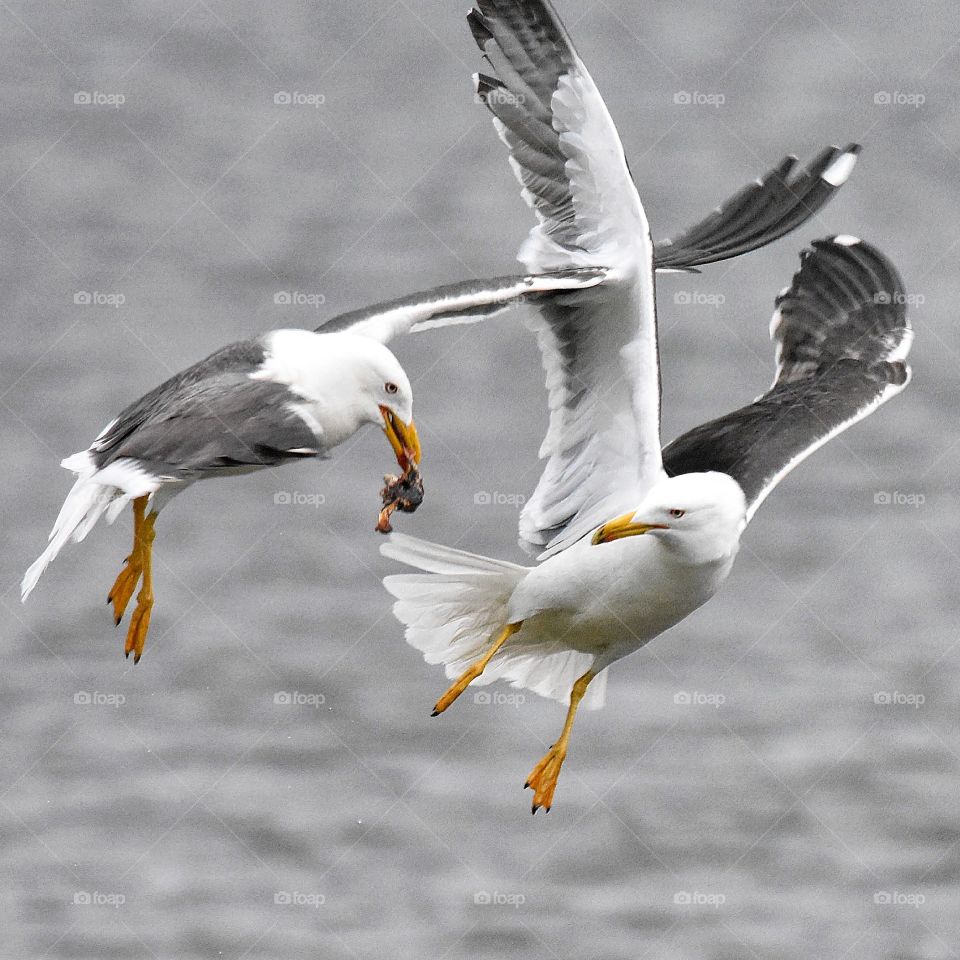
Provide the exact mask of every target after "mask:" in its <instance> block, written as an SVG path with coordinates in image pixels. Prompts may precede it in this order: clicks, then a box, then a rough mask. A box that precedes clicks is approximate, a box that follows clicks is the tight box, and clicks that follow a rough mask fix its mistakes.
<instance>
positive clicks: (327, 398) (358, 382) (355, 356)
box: [252, 330, 420, 470]
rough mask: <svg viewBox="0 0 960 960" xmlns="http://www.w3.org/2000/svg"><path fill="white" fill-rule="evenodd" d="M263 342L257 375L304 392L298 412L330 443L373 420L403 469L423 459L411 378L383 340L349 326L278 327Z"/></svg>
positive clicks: (255, 374) (352, 432) (340, 440)
mask: <svg viewBox="0 0 960 960" xmlns="http://www.w3.org/2000/svg"><path fill="white" fill-rule="evenodd" d="M264 345H265V347H266V352H267V356H266V359H265V360H264V363H263V366H262V367H261V369H260V370H258V371H257V372H256V373H254V374H252V376H254V377H255V378H257V379H262V380H273V381H274V382H277V383H283V384H286V385H287V386H288V387H289V388H290V389H291V390H292V391H293V392H294V393H296V394H297V395H299V396H300V397H302V398H303V399H304V401H305V402H304V403H302V404H298V405H297V410H298V412H299V413H300V414H301V415H302V416H304V418H305V419H306V420H307V421H308V422H310V423H311V425H312V426H314V429H315V430H316V432H317V433H318V434H320V435H322V436H323V438H324V441H325V442H326V445H327V446H328V447H332V446H336V445H337V444H338V443H342V442H343V441H344V440H346V439H347V438H348V437H350V436H352V435H353V434H354V433H356V431H357V430H359V429H360V427H362V426H363V425H364V424H367V423H374V424H377V425H379V426H380V427H381V428H382V429H383V432H384V433H385V434H386V435H387V439H388V440H389V441H390V445H391V446H392V447H393V450H394V453H395V454H396V456H397V461H398V462H399V464H400V467H401V468H402V469H403V470H406V469H407V467H408V466H410V465H411V464H413V465H416V464H418V463H419V462H420V439H419V437H418V436H417V431H416V427H414V424H413V390H412V389H411V387H410V380H409V379H408V378H407V375H406V373H404V370H403V367H401V366H400V361H399V360H397V358H396V357H395V356H394V355H393V354H392V353H391V352H390V351H389V350H388V349H387V348H386V347H385V346H384V345H383V344H382V343H380V342H379V341H377V340H374V339H373V338H372V337H364V336H357V335H355V334H351V333H349V332H338V333H329V334H317V333H311V332H310V331H309V330H273V331H271V332H270V333H269V334H267V335H266V336H265V338H264Z"/></svg>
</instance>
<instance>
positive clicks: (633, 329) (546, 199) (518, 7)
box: [468, 0, 661, 554]
mask: <svg viewBox="0 0 960 960" xmlns="http://www.w3.org/2000/svg"><path fill="white" fill-rule="evenodd" d="M477 7H478V9H476V10H472V11H471V12H470V14H469V16H468V21H469V24H470V29H471V31H472V32H473V36H474V39H475V40H476V42H477V44H478V46H479V47H480V49H481V50H482V51H483V53H484V57H485V59H486V61H487V64H488V66H489V68H490V71H491V73H490V74H481V75H478V77H477V93H478V95H479V97H480V98H481V99H482V100H483V102H484V103H485V104H486V105H487V107H488V108H489V109H490V111H491V112H492V113H493V114H494V124H495V126H496V128H497V131H498V132H499V134H500V137H501V139H502V140H503V141H504V143H505V144H506V145H507V148H508V149H509V151H510V164H511V166H512V167H513V170H514V173H515V174H516V176H517V179H518V180H519V181H520V184H521V187H522V195H523V197H524V199H525V200H526V201H527V203H528V204H529V205H530V206H531V207H532V208H533V210H534V213H535V214H536V216H537V221H538V223H537V225H536V226H535V227H534V228H533V230H532V231H531V233H530V236H529V237H528V239H527V240H526V242H525V243H524V245H523V247H522V249H521V251H520V260H521V262H522V263H524V264H525V265H526V266H527V268H528V269H530V270H538V271H540V270H547V269H556V268H559V267H574V266H589V265H602V266H605V267H608V268H609V269H610V274H609V276H608V277H607V279H606V281H605V282H604V283H603V284H601V285H599V286H597V287H596V288H594V289H592V290H586V291H582V292H577V293H571V294H561V295H560V296H557V297H551V298H550V299H549V300H548V301H545V302H544V303H543V304H542V305H541V307H540V309H539V311H538V314H539V316H538V317H537V321H536V325H535V329H536V332H537V335H538V338H539V343H540V348H541V352H542V354H543V364H544V368H545V370H546V375H547V389H548V393H549V405H550V426H549V429H548V432H547V436H546V439H545V440H544V442H543V446H542V447H541V450H540V455H541V457H545V458H548V460H547V464H546V467H545V468H544V472H543V476H542V477H541V479H540V482H539V484H538V485H537V488H536V490H535V492H534V494H533V496H532V497H531V498H530V500H529V501H528V503H527V504H526V506H525V508H524V510H523V513H522V514H521V517H520V538H521V542H522V543H523V544H525V545H527V546H530V547H533V548H536V549H543V548H546V550H545V551H544V552H545V554H550V553H553V552H556V551H558V550H561V549H563V548H564V547H565V546H567V545H568V544H569V543H571V542H572V541H573V540H576V539H578V538H579V537H581V536H583V535H584V534H585V533H586V532H588V531H589V530H591V529H592V528H593V527H594V526H596V525H597V523H600V522H602V521H603V520H605V519H608V518H609V516H613V515H614V514H615V511H618V510H620V512H622V510H621V507H622V508H623V509H626V506H624V502H625V501H626V503H627V505H629V502H631V501H633V500H635V498H636V496H637V491H638V490H642V489H644V488H646V487H648V486H650V485H652V484H653V483H654V482H655V481H656V479H658V478H659V477H660V476H661V463H660V439H659V434H660V382H659V365H658V359H657V336H656V311H655V304H654V296H653V246H652V243H651V241H650V231H649V227H648V226H647V219H646V216H645V214H644V212H643V207H642V206H641V204H640V198H639V196H638V195H637V191H636V188H635V186H634V184H633V180H632V178H631V176H630V171H629V170H628V169H627V162H626V159H625V157H624V155H623V147H622V145H621V143H620V138H619V136H618V134H617V130H616V127H615V126H614V124H613V121H612V120H611V118H610V114H609V113H608V112H607V108H606V105H605V104H604V102H603V99H602V97H601V96H600V93H599V91H598V90H597V87H596V85H595V84H594V82H593V79H592V78H591V76H590V74H589V72H588V71H587V69H586V67H585V66H584V65H583V62H582V61H581V59H580V57H579V56H578V55H577V52H576V50H575V49H574V47H573V44H572V43H571V42H570V38H569V37H568V35H567V32H566V30H565V29H564V27H563V24H562V23H561V22H560V19H559V18H558V17H557V15H556V13H555V12H554V10H553V8H552V6H551V5H550V3H548V2H546V0H526V2H523V3H519V2H517V0H479V2H478V4H477Z"/></svg>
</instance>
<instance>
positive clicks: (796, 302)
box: [663, 236, 913, 520]
mask: <svg viewBox="0 0 960 960" xmlns="http://www.w3.org/2000/svg"><path fill="white" fill-rule="evenodd" d="M770 334H771V337H772V338H773V339H774V340H775V341H776V344H777V372H776V377H775V379H774V382H773V385H772V386H771V387H770V389H769V390H768V391H767V392H766V393H764V394H763V395H762V396H761V397H759V398H758V399H757V400H756V401H754V402H753V403H751V404H748V405H747V406H745V407H742V408H741V409H739V410H735V411H733V412H732V413H728V414H727V415H726V416H723V417H719V418H718V419H716V420H711V421H710V422H709V423H704V424H702V425H701V426H699V427H695V428H694V429H693V430H690V431H689V432H688V433H685V434H683V436H681V437H678V438H677V439H676V440H674V441H673V443H671V444H669V445H668V446H667V447H665V448H664V451H663V462H664V469H665V470H666V471H667V473H668V474H669V475H671V476H676V475H678V474H683V473H692V472H697V471H703V470H717V471H720V472H722V473H727V474H729V475H730V476H732V477H733V478H734V479H735V480H736V481H737V482H738V483H739V484H740V486H741V487H742V488H743V491H744V494H745V495H746V498H747V506H748V510H747V519H748V520H749V519H750V518H751V517H752V516H753V514H754V513H755V511H756V510H757V508H758V507H759V506H760V504H761V503H762V502H763V501H764V499H765V498H766V497H767V495H768V494H769V493H770V491H771V490H772V489H773V488H774V487H775V486H776V485H777V483H779V481H780V480H781V479H782V478H783V477H784V476H786V474H787V473H789V472H790V470H792V469H793V468H794V467H795V466H796V465H797V464H798V463H800V462H801V461H802V460H804V459H805V458H806V457H808V456H809V455H810V454H811V453H813V452H814V451H815V450H817V449H818V448H819V447H821V446H823V444H825V443H826V442H827V441H828V440H831V439H832V438H833V437H835V436H837V435H838V434H839V433H841V432H842V431H844V430H846V429H847V428H848V427H850V426H852V425H853V424H854V423H856V422H857V421H858V420H862V419H863V418H864V417H866V416H868V415H869V414H871V413H873V411H874V410H876V409H877V408H878V407H879V406H880V405H881V404H883V403H885V402H886V401H887V400H889V399H890V397H892V396H894V395H896V394H897V393H899V392H900V391H901V390H903V388H904V387H905V386H906V385H907V383H908V382H909V379H910V368H909V367H908V366H907V364H906V362H905V361H906V357H907V355H908V353H909V351H910V345H911V342H912V339H913V334H912V331H911V329H910V325H909V322H908V320H907V316H906V297H905V294H904V289H903V284H902V282H901V280H900V277H899V275H898V273H897V271H896V268H895V267H894V266H893V264H892V263H891V262H890V261H889V260H888V259H887V258H886V257H885V256H884V255H883V254H882V253H880V251H879V250H877V249H876V248H875V247H872V246H870V245H869V244H867V243H864V242H863V241H862V240H858V239H857V238H855V237H847V236H840V237H832V238H830V239H827V240H818V241H816V242H815V243H814V244H813V247H812V249H809V250H804V251H803V253H802V254H801V266H800V270H799V271H798V272H797V273H796V274H795V275H794V278H793V283H792V284H791V285H790V286H789V287H788V288H787V289H786V290H785V291H784V292H783V293H782V294H780V296H778V297H777V301H776V311H775V312H774V315H773V320H772V322H771V325H770Z"/></svg>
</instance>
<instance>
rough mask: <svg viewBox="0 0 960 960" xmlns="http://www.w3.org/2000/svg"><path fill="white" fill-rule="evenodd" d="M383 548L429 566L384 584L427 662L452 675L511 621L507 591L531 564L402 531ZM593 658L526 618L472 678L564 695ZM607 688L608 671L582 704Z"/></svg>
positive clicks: (596, 702) (599, 700)
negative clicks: (441, 666) (543, 632)
mask: <svg viewBox="0 0 960 960" xmlns="http://www.w3.org/2000/svg"><path fill="white" fill-rule="evenodd" d="M380 552H381V553H382V554H383V555H384V556H385V557H390V558H391V559H393V560H399V561H400V562H401V563H406V564H407V565H409V566H411V567H417V568H418V569H420V570H423V571H425V572H424V573H406V574H398V575H394V576H389V577H385V578H384V581H383V585H384V586H385V587H386V588H387V590H388V591H389V592H390V593H391V594H393V596H394V597H396V598H397V602H396V603H395V604H394V606H393V612H394V615H395V616H396V618H397V619H398V620H399V621H400V622H401V623H402V624H404V626H405V627H406V628H407V629H406V640H407V643H409V644H410V646H412V647H415V648H416V649H417V650H419V651H420V652H421V653H422V654H423V658H424V660H426V661H427V663H442V664H444V666H445V668H446V674H447V677H448V678H450V679H451V680H452V679H455V678H456V677H458V676H460V674H462V673H463V672H464V671H465V670H466V669H467V667H469V666H470V665H471V664H473V663H475V662H476V661H477V660H479V659H480V657H482V656H483V654H484V653H485V652H486V650H487V649H488V648H489V646H490V644H491V642H492V641H493V640H494V639H495V637H496V636H497V635H498V634H499V633H500V631H501V630H502V629H503V628H504V627H505V626H506V625H507V623H508V622H509V614H508V607H509V603H510V598H511V597H512V596H513V592H514V591H515V590H516V588H517V587H518V586H519V584H520V583H521V582H522V581H523V579H524V578H525V577H526V576H527V574H528V573H529V572H530V569H531V568H530V567H524V566H520V565H519V564H516V563H508V562H507V561H505V560H493V559H491V558H489V557H481V556H478V555H477V554H474V553H466V552H464V551H462V550H454V549H452V548H451V547H444V546H441V545H440V544H436V543H428V542H426V541H425V540H418V539H416V538H415V537H408V536H405V535H404V534H399V533H394V534H392V535H391V537H390V539H389V540H388V541H387V542H386V543H384V544H383V545H382V546H381V547H380ZM592 663H593V656H592V655H591V654H585V653H578V652H577V651H575V650H571V649H569V648H568V647H564V646H563V645H562V638H559V640H558V639H555V638H552V637H546V638H545V637H543V636H542V635H540V634H539V633H538V632H537V631H536V629H535V628H534V626H533V625H529V624H528V625H526V626H525V627H524V628H522V629H521V630H520V632H519V633H517V634H515V635H514V636H513V637H511V639H510V640H508V641H507V643H506V644H505V645H504V646H503V648H502V649H501V650H500V651H499V652H498V653H497V654H496V655H495V656H494V658H493V659H492V660H491V661H490V663H489V665H488V666H487V668H486V669H485V670H484V671H483V673H482V674H481V675H480V676H479V677H478V678H477V679H476V680H474V681H473V684H474V685H476V686H480V685H483V684H488V683H492V682H493V681H494V680H506V681H508V682H509V683H510V684H511V685H512V686H514V687H518V688H521V689H525V690H531V691H533V692H534V693H536V694H539V695H540V696H542V697H548V698H550V699H552V700H559V701H560V702H561V703H567V702H569V699H570V690H571V688H572V687H573V684H574V682H575V681H576V680H577V678H578V677H579V676H581V675H582V674H583V673H585V672H586V671H587V670H588V669H590V666H591V664H592ZM594 688H596V689H594ZM605 688H606V673H605V672H604V673H601V674H600V676H599V677H597V679H596V680H595V681H594V682H593V683H592V684H591V685H590V687H589V688H588V690H587V696H586V697H585V698H584V701H583V703H582V704H581V706H582V707H583V708H586V709H596V708H598V707H602V706H603V699H604V692H605Z"/></svg>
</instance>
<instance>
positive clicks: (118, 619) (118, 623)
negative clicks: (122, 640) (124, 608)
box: [113, 616, 123, 627]
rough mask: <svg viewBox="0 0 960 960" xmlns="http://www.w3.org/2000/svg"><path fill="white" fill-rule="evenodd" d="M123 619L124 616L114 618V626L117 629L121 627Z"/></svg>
mask: <svg viewBox="0 0 960 960" xmlns="http://www.w3.org/2000/svg"><path fill="white" fill-rule="evenodd" d="M122 619H123V617H122V616H118V617H114V618H113V625H114V626H115V627H119V626H120V621H121V620H122Z"/></svg>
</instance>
